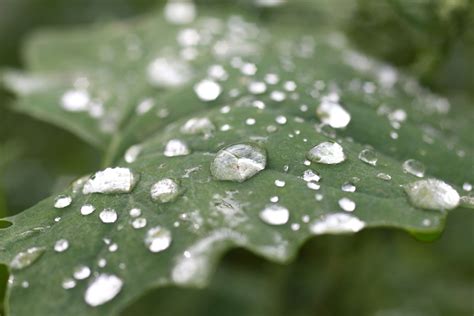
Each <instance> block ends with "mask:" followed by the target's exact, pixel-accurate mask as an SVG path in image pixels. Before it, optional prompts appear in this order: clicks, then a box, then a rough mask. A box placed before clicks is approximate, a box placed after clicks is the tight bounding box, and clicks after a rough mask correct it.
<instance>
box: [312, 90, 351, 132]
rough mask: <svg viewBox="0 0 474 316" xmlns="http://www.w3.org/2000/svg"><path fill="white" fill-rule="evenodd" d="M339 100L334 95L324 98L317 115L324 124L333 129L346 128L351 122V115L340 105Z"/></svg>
mask: <svg viewBox="0 0 474 316" xmlns="http://www.w3.org/2000/svg"><path fill="white" fill-rule="evenodd" d="M338 99H339V97H337V98H335V97H333V95H330V96H326V97H323V98H322V101H321V104H320V105H319V107H318V108H317V109H316V114H317V115H318V117H319V119H320V120H321V122H322V123H324V124H327V125H329V126H331V127H332V128H345V127H346V126H347V125H348V124H349V122H350V121H351V115H350V114H349V112H347V111H346V109H344V108H343V107H342V105H340V104H339V102H338Z"/></svg>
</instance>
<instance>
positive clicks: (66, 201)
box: [54, 195, 72, 208]
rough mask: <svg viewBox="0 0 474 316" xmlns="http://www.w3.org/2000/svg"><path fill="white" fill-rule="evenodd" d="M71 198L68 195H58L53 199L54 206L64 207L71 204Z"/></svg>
mask: <svg viewBox="0 0 474 316" xmlns="http://www.w3.org/2000/svg"><path fill="white" fill-rule="evenodd" d="M71 203H72V198H71V197H70V196H69V195H59V196H57V197H56V199H54V207H55V208H65V207H68V206H69V205H71Z"/></svg>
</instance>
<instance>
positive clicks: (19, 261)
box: [10, 247, 45, 270]
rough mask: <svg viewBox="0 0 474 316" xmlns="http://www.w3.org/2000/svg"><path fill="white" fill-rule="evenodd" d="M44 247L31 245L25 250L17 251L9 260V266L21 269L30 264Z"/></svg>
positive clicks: (41, 252)
mask: <svg viewBox="0 0 474 316" xmlns="http://www.w3.org/2000/svg"><path fill="white" fill-rule="evenodd" d="M44 251H45V248H44V247H31V248H29V249H27V250H26V251H22V252H19V253H18V254H17V255H16V256H15V257H14V258H13V259H12V261H11V262H10V268H11V269H13V270H21V269H24V268H26V267H29V266H30V265H32V264H33V263H34V262H35V261H36V260H38V258H39V257H40V256H41V255H42V254H43V253H44Z"/></svg>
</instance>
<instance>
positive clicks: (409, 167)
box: [403, 159, 425, 178]
mask: <svg viewBox="0 0 474 316" xmlns="http://www.w3.org/2000/svg"><path fill="white" fill-rule="evenodd" d="M403 171H404V172H407V173H409V174H412V175H414V176H416V177H418V178H423V176H424V175H425V166H424V165H423V164H422V163H421V162H419V161H418V160H415V159H408V160H406V161H405V162H404V163H403Z"/></svg>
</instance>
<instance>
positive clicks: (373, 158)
mask: <svg viewBox="0 0 474 316" xmlns="http://www.w3.org/2000/svg"><path fill="white" fill-rule="evenodd" d="M359 159H360V160H361V161H363V162H365V163H366V164H369V165H371V166H375V165H376V164H377V160H378V158H377V154H376V153H375V151H373V150H372V149H369V148H365V149H363V150H362V151H361V152H360V153H359Z"/></svg>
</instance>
